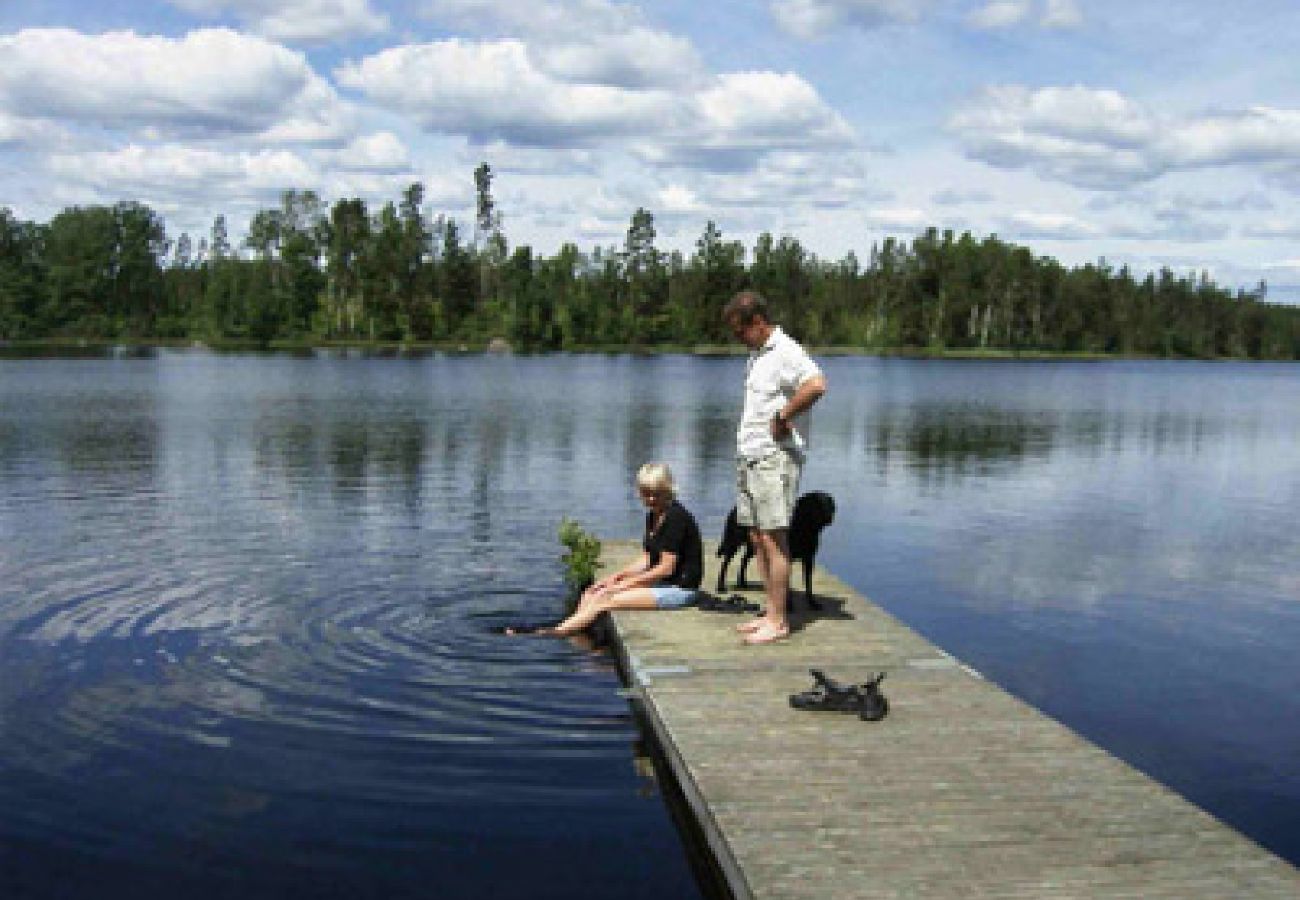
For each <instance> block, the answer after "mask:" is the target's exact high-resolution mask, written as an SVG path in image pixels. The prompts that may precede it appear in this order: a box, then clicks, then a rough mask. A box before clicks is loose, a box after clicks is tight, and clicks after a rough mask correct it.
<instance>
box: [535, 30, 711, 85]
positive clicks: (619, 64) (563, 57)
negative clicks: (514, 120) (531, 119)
mask: <svg viewBox="0 0 1300 900" xmlns="http://www.w3.org/2000/svg"><path fill="white" fill-rule="evenodd" d="M530 52H531V53H532V54H533V56H534V57H535V58H536V61H537V64H538V66H539V67H540V68H541V69H542V70H543V71H545V72H547V73H548V74H551V75H554V76H555V77H557V78H560V79H563V80H565V81H572V82H586V83H591V84H605V85H610V86H613V87H621V88H648V87H671V86H674V85H681V84H682V83H683V82H685V81H692V80H695V79H698V78H700V77H702V76H703V72H704V70H703V65H702V64H701V62H700V58H699V54H698V53H696V51H695V47H694V45H692V44H691V42H690V41H688V40H686V39H684V38H680V37H676V36H674V35H671V34H667V33H665V32H662V31H653V30H651V29H648V28H635V29H633V30H631V31H626V32H621V33H618V34H611V35H605V36H602V37H601V38H600V39H599V40H595V41H592V42H577V41H569V42H564V43H558V44H552V43H549V42H538V43H537V44H534V45H532V46H531V47H530Z"/></svg>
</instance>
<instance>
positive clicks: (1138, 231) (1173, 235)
mask: <svg viewBox="0 0 1300 900" xmlns="http://www.w3.org/2000/svg"><path fill="white" fill-rule="evenodd" d="M1152 219H1153V221H1152V222H1150V223H1147V224H1135V223H1122V224H1119V225H1115V226H1112V227H1111V228H1110V234H1111V235H1112V236H1114V237H1119V238H1125V239H1128V240H1142V241H1174V242H1178V243H1201V242H1204V241H1215V240H1219V239H1221V238H1224V237H1226V236H1227V235H1228V233H1229V231H1230V229H1229V228H1228V226H1227V225H1224V224H1223V223H1222V222H1210V221H1206V220H1205V219H1199V218H1197V217H1196V216H1194V215H1193V214H1192V213H1190V212H1188V211H1186V210H1181V209H1160V210H1156V212H1155V213H1154V214H1153V215H1152Z"/></svg>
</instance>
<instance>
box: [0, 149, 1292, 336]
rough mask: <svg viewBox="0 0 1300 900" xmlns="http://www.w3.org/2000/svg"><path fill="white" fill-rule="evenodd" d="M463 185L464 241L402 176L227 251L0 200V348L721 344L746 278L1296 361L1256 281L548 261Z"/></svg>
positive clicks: (1003, 249) (779, 291)
mask: <svg viewBox="0 0 1300 900" xmlns="http://www.w3.org/2000/svg"><path fill="white" fill-rule="evenodd" d="M474 175H475V185H476V188H477V200H478V202H477V216H476V218H475V220H474V222H473V223H472V224H471V225H470V228H471V229H472V230H471V231H470V232H469V233H467V232H466V230H465V229H464V228H463V227H462V225H461V223H458V222H457V221H456V220H455V219H453V218H450V217H448V216H444V215H438V216H430V215H429V214H428V213H427V211H426V210H425V203H424V190H423V188H422V186H421V185H419V184H413V185H411V186H410V187H409V188H408V189H407V190H406V191H404V192H403V194H402V196H401V198H400V199H399V200H397V201H392V202H387V203H384V204H383V205H382V206H380V207H379V208H377V209H374V208H371V207H370V205H368V204H367V203H366V201H364V200H360V199H344V200H338V201H336V202H334V203H333V204H332V205H328V204H326V203H325V202H324V201H322V200H321V199H320V198H319V197H318V196H316V195H315V194H313V193H311V192H306V191H303V192H300V191H290V192H287V193H286V194H284V196H283V197H282V201H281V203H280V206H279V207H278V208H275V209H264V210H262V211H260V212H258V213H257V214H256V215H255V216H254V217H253V219H252V221H251V223H250V225H249V229H248V233H247V235H246V236H245V238H244V239H243V241H242V242H240V244H239V245H238V246H236V245H235V244H234V243H232V240H231V237H230V235H229V233H228V230H227V225H226V220H225V218H224V217H221V216H218V217H217V219H216V221H215V222H214V223H213V225H212V228H211V231H210V233H209V234H206V235H203V236H201V237H200V238H199V239H198V240H197V241H196V240H195V239H194V238H193V237H191V236H190V235H189V234H182V235H180V236H179V237H178V238H176V239H175V240H171V239H169V237H168V236H167V233H166V229H165V227H164V223H163V220H162V219H161V218H160V217H159V216H158V215H157V214H156V213H155V212H154V211H153V210H151V209H150V208H149V207H147V206H144V205H142V204H139V203H132V202H123V203H118V204H116V205H114V206H90V207H74V208H70V209H66V210H64V211H63V212H61V213H59V214H58V215H56V216H55V217H54V218H53V219H52V220H51V221H50V222H49V223H48V224H36V223H32V222H24V221H20V220H18V219H16V218H15V217H14V216H13V214H12V213H11V211H10V210H8V209H3V208H0V339H4V340H11V341H12V340H59V339H92V340H117V341H133V340H140V341H150V340H202V341H206V342H211V343H223V342H252V343H257V344H267V343H270V342H272V341H308V342H312V341H319V342H326V341H334V340H338V341H357V340H363V341H405V342H454V343H465V342H474V343H478V342H482V341H484V340H486V339H488V338H492V337H502V338H505V339H507V340H509V341H510V342H511V343H512V344H514V345H515V346H517V347H522V348H534V349H566V348H581V347H609V346H633V347H652V346H663V345H682V346H687V345H701V344H723V343H727V342H729V339H730V336H729V335H728V334H727V333H726V331H725V330H724V328H723V323H722V322H721V321H720V320H719V316H718V311H719V310H720V308H721V307H722V305H723V304H724V303H725V301H726V300H727V298H728V297H730V296H731V295H732V294H733V293H734V292H735V291H736V290H739V289H740V288H742V287H752V288H755V289H757V290H759V291H761V292H762V293H763V294H764V295H766V296H767V297H768V298H769V300H770V301H771V302H772V304H773V306H774V307H775V309H776V312H777V316H778V319H779V320H780V321H781V322H783V323H784V324H785V325H786V327H787V328H788V329H789V330H790V331H792V332H793V333H795V334H797V335H798V336H799V337H800V338H801V339H803V340H804V341H805V342H808V343H810V344H813V345H818V346H845V347H859V348H864V349H869V350H871V349H882V350H883V349H907V348H914V349H925V350H935V351H938V350H1012V351H1042V352H1081V353H1122V354H1141V355H1156V356H1186V357H1204V358H1209V357H1252V358H1258V359H1300V309H1297V308H1293V307H1288V306H1282V305H1276V304H1269V303H1267V302H1265V300H1264V297H1265V287H1264V285H1263V284H1261V285H1260V286H1259V288H1258V289H1256V290H1254V291H1240V290H1239V291H1236V292H1233V291H1229V290H1226V289H1224V288H1221V287H1218V286H1216V285H1215V284H1214V283H1213V282H1211V281H1210V279H1209V278H1208V277H1207V276H1204V275H1202V276H1200V277H1195V278H1194V277H1186V276H1179V275H1175V274H1174V273H1173V272H1171V271H1169V270H1167V269H1166V270H1162V271H1160V272H1158V273H1153V274H1145V275H1142V276H1140V277H1139V276H1135V275H1134V274H1133V273H1132V272H1130V271H1129V270H1128V269H1127V268H1119V269H1115V268H1112V267H1110V266H1108V265H1107V264H1105V263H1104V262H1100V263H1097V264H1089V265H1084V266H1080V267H1075V268H1066V267H1065V266H1063V265H1061V264H1060V263H1059V262H1057V261H1055V260H1053V259H1050V258H1046V257H1040V256H1035V255H1034V254H1033V253H1032V252H1031V251H1030V250H1029V249H1028V248H1025V247H1022V246H1017V245H1015V244H1010V243H1006V242H1004V241H1001V240H999V239H998V238H997V237H986V238H983V239H977V238H975V237H972V236H971V235H970V234H969V233H967V234H962V235H954V234H953V233H952V232H950V231H944V232H939V231H936V230H934V229H930V230H928V231H926V232H925V233H924V234H922V235H920V236H918V237H916V238H915V239H914V240H912V241H911V242H910V243H905V242H901V241H898V240H895V239H893V238H888V239H886V240H885V241H884V242H883V243H880V244H878V245H875V246H873V247H872V248H871V250H870V255H869V256H868V258H867V259H866V260H860V259H859V258H858V257H857V256H856V255H855V254H853V253H850V254H848V255H847V256H845V257H844V258H843V259H840V260H836V261H829V260H823V259H819V258H818V257H817V256H816V255H814V254H813V253H811V252H809V251H808V250H807V249H806V248H805V247H803V245H802V244H800V242H799V241H798V240H797V239H795V238H793V237H789V236H783V237H780V238H776V237H773V236H772V235H770V234H763V235H761V236H760V237H759V238H758V240H757V242H756V244H755V245H754V247H753V248H751V249H747V248H746V247H745V246H743V245H742V244H741V243H740V242H738V241H734V240H727V239H725V238H724V236H723V235H722V233H721V232H720V231H719V230H718V228H717V227H716V226H715V225H714V224H713V223H712V222H710V223H709V224H708V226H707V227H706V228H705V230H704V233H703V234H702V235H700V237H699V239H698V240H697V241H696V243H695V249H694V251H693V252H691V253H690V254H684V253H681V252H677V251H674V252H664V251H661V250H659V249H658V248H657V247H656V245H655V238H656V232H655V226H654V217H653V216H652V214H651V213H650V212H648V211H647V210H645V209H638V210H637V211H636V212H635V213H634V214H633V215H632V217H631V221H630V223H629V225H628V229H627V234H626V238H625V240H624V241H623V244H622V246H621V247H617V246H615V247H608V248H601V247H597V248H595V249H593V250H591V251H590V252H584V251H582V250H580V249H579V248H578V247H577V246H576V245H574V244H565V245H564V246H562V247H561V248H560V250H559V251H558V252H557V253H555V254H554V255H552V256H546V255H543V254H539V253H535V252H534V251H533V250H532V248H530V247H528V246H517V247H514V248H513V249H512V248H510V247H509V245H508V243H507V240H506V237H505V234H504V231H503V228H502V216H501V214H500V212H499V210H498V209H497V206H496V203H495V201H494V200H493V198H492V193H491V183H492V173H491V170H490V169H489V168H488V166H487V165H486V164H485V165H481V166H479V168H478V169H477V170H476V171H475V173H474Z"/></svg>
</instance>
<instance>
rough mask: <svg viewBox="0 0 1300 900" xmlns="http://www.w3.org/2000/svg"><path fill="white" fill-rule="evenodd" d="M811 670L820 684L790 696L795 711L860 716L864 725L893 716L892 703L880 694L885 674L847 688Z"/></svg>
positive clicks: (814, 678)
mask: <svg viewBox="0 0 1300 900" xmlns="http://www.w3.org/2000/svg"><path fill="white" fill-rule="evenodd" d="M808 671H809V672H811V673H812V677H813V680H814V681H816V682H817V683H816V685H815V686H813V687H812V688H810V689H809V690H806V691H803V692H801V693H798V694H791V695H790V705H791V706H792V707H794V708H795V709H803V710H809V711H811V712H844V713H857V715H858V718H860V719H861V720H862V721H864V722H879V721H880V720H881V719H883V718H884V717H885V716H886V715H888V714H889V701H888V700H887V699H885V695H884V694H882V693H880V682H882V681H884V679H885V673H884V672H880V673H878V674H877V675H876V677H875V678H873V679H871V680H870V681H866V682H864V683H862V684H849V685H843V684H840V683H839V682H837V681H835V680H834V679H833V678H831V677H830V676H828V675H827V674H826V673H824V672H822V671H821V670H820V669H809V670H808Z"/></svg>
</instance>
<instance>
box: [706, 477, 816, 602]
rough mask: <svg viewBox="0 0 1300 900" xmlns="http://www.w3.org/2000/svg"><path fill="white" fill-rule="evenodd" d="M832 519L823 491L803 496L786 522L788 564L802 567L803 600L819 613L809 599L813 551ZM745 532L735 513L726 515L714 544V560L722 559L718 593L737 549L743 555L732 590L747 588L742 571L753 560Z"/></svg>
mask: <svg viewBox="0 0 1300 900" xmlns="http://www.w3.org/2000/svg"><path fill="white" fill-rule="evenodd" d="M834 519H835V500H834V499H833V498H832V497H831V495H830V494H828V493H826V492H825V491H812V492H810V493H807V494H804V495H803V496H802V497H800V498H799V499H798V500H796V501H795V504H794V516H793V517H792V518H791V520H790V533H789V537H790V562H791V564H792V565H793V564H794V561H795V560H798V561H799V562H801V563H803V585H804V596H805V597H807V598H808V605H809V606H810V607H812V608H813V609H821V604H819V603H818V602H817V599H816V598H815V597H814V596H813V590H812V573H813V567H814V566H815V565H816V562H817V548H818V547H819V546H820V545H821V534H822V529H823V528H825V527H826V526H827V525H829V524H831V522H832V521H833V520H834ZM746 531H747V529H745V528H742V527H741V526H740V525H739V524H737V522H736V510H735V509H734V508H733V509H732V510H731V512H730V513H729V514H728V515H727V524H726V525H724V526H723V528H722V540H721V542H719V544H718V556H721V557H722V569H721V570H720V571H719V572H718V593H720V594H721V593H723V592H725V591H726V589H727V587H726V583H727V567H728V566H730V565H731V560H732V557H734V556H735V555H736V552H737V551H739V550H740V549H742V548H743V549H744V551H745V555H744V556H743V557H741V560H740V569H739V570H738V571H737V572H736V587H737V588H739V589H742V590H743V589H744V588H746V587H748V585H747V584H746V582H745V569H746V568H747V567H748V566H749V561H750V560H751V559H753V558H754V548H753V546H752V545H751V544H750V543H749V538H748V535H747V534H746Z"/></svg>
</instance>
